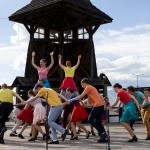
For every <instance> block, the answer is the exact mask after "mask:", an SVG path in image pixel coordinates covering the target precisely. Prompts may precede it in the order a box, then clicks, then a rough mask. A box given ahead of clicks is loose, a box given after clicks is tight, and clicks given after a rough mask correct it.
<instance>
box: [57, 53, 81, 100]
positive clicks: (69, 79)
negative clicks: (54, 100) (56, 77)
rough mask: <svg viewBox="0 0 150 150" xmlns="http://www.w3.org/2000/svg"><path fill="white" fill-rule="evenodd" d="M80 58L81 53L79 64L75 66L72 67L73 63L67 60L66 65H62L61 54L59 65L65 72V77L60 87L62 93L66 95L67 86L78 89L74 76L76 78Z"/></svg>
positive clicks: (79, 57) (78, 62) (74, 89)
mask: <svg viewBox="0 0 150 150" xmlns="http://www.w3.org/2000/svg"><path fill="white" fill-rule="evenodd" d="M80 59H81V55H79V56H78V61H77V64H76V65H75V66H73V67H72V64H71V62H70V61H66V66H64V65H62V56H61V55H59V66H60V67H61V68H62V69H63V70H64V72H65V79H64V80H63V82H62V84H61V86H60V89H61V94H62V95H63V96H65V97H66V96H67V95H66V89H67V88H71V89H72V90H73V91H77V87H76V84H75V82H74V80H73V78H74V74H75V70H76V69H77V68H78V67H79V65H80Z"/></svg>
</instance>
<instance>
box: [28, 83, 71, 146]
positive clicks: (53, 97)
mask: <svg viewBox="0 0 150 150" xmlns="http://www.w3.org/2000/svg"><path fill="white" fill-rule="evenodd" d="M35 90H36V91H37V92H38V94H37V95H36V96H35V97H34V98H31V99H30V102H32V101H35V100H36V99H37V98H39V97H44V98H45V99H46V100H47V102H48V104H49V105H50V106H51V108H50V112H49V115H48V124H49V126H50V130H51V139H52V141H51V142H50V143H49V144H59V141H58V139H57V132H56V131H59V132H60V133H62V136H61V137H62V141H64V140H65V138H66V135H67V134H68V131H67V130H65V129H64V128H63V127H62V126H60V125H58V124H57V123H56V120H57V118H58V117H59V116H60V114H61V113H62V110H63V104H62V102H61V100H60V98H61V99H63V100H64V101H67V99H66V98H65V97H64V96H62V95H60V94H58V93H57V92H55V91H54V90H52V89H51V88H43V86H42V85H41V84H37V85H36V86H35ZM25 103H26V102H25Z"/></svg>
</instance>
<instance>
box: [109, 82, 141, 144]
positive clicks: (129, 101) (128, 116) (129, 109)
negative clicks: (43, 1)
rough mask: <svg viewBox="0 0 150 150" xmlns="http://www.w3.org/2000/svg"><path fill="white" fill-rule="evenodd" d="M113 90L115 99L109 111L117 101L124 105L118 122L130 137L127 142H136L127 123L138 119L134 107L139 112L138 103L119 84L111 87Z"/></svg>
mask: <svg viewBox="0 0 150 150" xmlns="http://www.w3.org/2000/svg"><path fill="white" fill-rule="evenodd" d="M113 88H114V91H115V92H116V93H117V99H116V101H115V103H114V104H113V105H112V106H110V107H109V109H113V108H114V107H115V106H116V105H117V104H118V103H119V101H121V102H122V103H123V105H124V106H123V113H122V116H121V118H120V122H121V124H122V125H123V126H124V127H125V128H126V130H127V131H128V132H129V134H130V136H131V137H132V138H131V139H130V140H128V142H138V138H137V137H136V135H135V134H134V132H133V130H132V128H131V127H130V124H129V121H130V120H137V119H138V114H137V111H136V106H137V108H138V109H139V110H140V106H139V103H138V101H137V100H136V98H135V97H134V96H131V95H130V94H129V93H128V92H126V91H125V90H123V89H122V86H121V85H120V84H119V83H116V84H115V85H114V86H113ZM134 102H135V103H134ZM135 104H136V106H135Z"/></svg>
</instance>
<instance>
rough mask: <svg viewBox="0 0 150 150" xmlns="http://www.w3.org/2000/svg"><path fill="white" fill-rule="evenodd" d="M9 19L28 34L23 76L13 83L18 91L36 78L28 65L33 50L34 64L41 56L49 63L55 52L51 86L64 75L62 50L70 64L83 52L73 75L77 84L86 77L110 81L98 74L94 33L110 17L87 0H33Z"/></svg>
mask: <svg viewBox="0 0 150 150" xmlns="http://www.w3.org/2000/svg"><path fill="white" fill-rule="evenodd" d="M9 20H11V21H15V22H18V23H21V24H23V25H24V26H25V27H26V29H27V31H28V32H29V34H30V42H29V47H28V53H27V61H26V68H25V77H17V78H16V79H15V81H14V83H13V86H15V87H18V89H19V91H18V92H20V91H21V89H22V91H23V92H24V91H25V89H29V87H32V86H33V85H34V84H35V83H36V81H37V79H38V76H37V71H36V70H35V69H34V68H33V67H32V65H31V54H32V51H35V52H36V57H35V59H36V60H35V62H36V64H37V65H38V64H39V60H40V59H41V58H45V59H46V60H47V61H48V63H50V57H49V53H50V52H51V51H54V52H55V54H54V60H55V65H54V67H53V68H52V70H51V71H50V72H49V74H48V79H49V81H50V83H51V85H52V87H53V88H56V87H59V85H60V83H61V81H62V80H63V78H64V74H63V72H62V70H61V69H60V68H59V65H58V54H62V56H63V60H64V62H65V61H66V60H71V62H72V63H73V65H74V64H75V63H76V61H77V56H78V54H81V55H82V59H81V65H80V67H79V68H78V69H77V71H76V75H75V81H76V83H77V84H78V83H79V81H80V80H81V78H84V77H87V78H90V79H91V81H92V83H93V84H94V85H98V86H101V87H103V86H104V84H107V85H110V82H109V80H108V78H107V77H106V78H105V79H103V78H102V75H101V78H99V77H98V75H97V67H96V59H95V49H94V43H93V35H94V33H95V32H96V31H97V29H98V28H99V27H100V25H102V24H106V23H110V22H112V18H111V17H109V16H108V15H106V14H105V13H103V12H102V11H101V10H99V9H97V8H96V7H95V6H93V5H92V3H91V2H90V0H32V1H31V2H30V3H29V4H28V5H26V6H25V7H23V8H21V9H20V10H18V11H16V12H15V13H14V14H12V15H11V16H10V17H9ZM104 80H105V81H104ZM104 82H105V83H104Z"/></svg>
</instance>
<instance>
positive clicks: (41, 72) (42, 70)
mask: <svg viewBox="0 0 150 150" xmlns="http://www.w3.org/2000/svg"><path fill="white" fill-rule="evenodd" d="M53 55H54V52H51V53H50V56H51V64H50V65H49V66H48V67H46V60H45V59H41V60H40V66H37V65H36V64H35V62H34V58H35V52H34V51H33V52H32V65H33V67H34V68H35V69H36V70H37V71H38V76H39V82H42V83H43V86H44V87H46V88H50V83H49V81H48V79H47V75H48V72H49V71H50V69H51V68H52V67H53V65H54V57H53Z"/></svg>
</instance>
